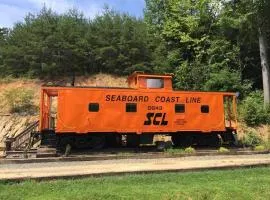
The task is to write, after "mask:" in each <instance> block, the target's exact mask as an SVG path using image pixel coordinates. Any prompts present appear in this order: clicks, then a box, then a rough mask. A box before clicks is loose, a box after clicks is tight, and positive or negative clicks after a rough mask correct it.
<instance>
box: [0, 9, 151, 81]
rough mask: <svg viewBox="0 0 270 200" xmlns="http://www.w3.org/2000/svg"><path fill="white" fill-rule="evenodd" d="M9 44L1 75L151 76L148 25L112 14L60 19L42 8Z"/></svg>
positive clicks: (14, 31) (4, 49)
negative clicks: (144, 71)
mask: <svg viewBox="0 0 270 200" xmlns="http://www.w3.org/2000/svg"><path fill="white" fill-rule="evenodd" d="M1 30H2V29H1ZM1 33H2V31H0V43H3V39H2V38H3V34H1ZM5 40H6V41H5V42H6V44H3V45H1V52H2V53H1V56H2V58H3V61H2V63H0V64H1V69H2V70H1V71H2V72H3V73H2V75H7V74H8V75H13V76H15V77H19V76H30V77H44V76H63V75H72V74H78V75H79V74H91V73H97V72H107V73H114V74H127V73H130V71H131V70H136V69H144V68H146V69H147V70H148V71H151V63H150V60H151V58H150V57H151V56H150V51H149V49H148V46H147V45H148V42H147V40H148V34H147V31H146V26H145V23H144V21H143V20H141V19H136V18H135V17H131V16H129V15H127V14H120V13H117V12H115V11H112V10H109V9H105V10H104V13H103V14H102V15H100V16H97V17H96V18H94V19H93V20H88V19H86V18H85V17H84V15H83V14H81V13H79V12H78V11H77V10H70V11H68V12H67V13H65V14H61V15H59V14H56V13H54V12H53V11H52V10H50V9H47V8H46V7H44V8H43V9H42V10H41V11H40V13H39V14H37V15H33V14H29V15H27V16H26V17H25V20H24V22H21V23H18V24H15V26H14V27H13V29H12V30H11V31H10V33H9V35H8V37H6V38H5Z"/></svg>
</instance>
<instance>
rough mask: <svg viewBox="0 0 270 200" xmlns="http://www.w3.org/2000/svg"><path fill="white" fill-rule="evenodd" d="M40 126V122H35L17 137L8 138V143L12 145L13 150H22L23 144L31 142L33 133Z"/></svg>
mask: <svg viewBox="0 0 270 200" xmlns="http://www.w3.org/2000/svg"><path fill="white" fill-rule="evenodd" d="M38 125H39V121H36V122H33V123H32V124H31V125H29V126H28V127H27V128H26V129H24V130H23V131H22V132H21V133H19V134H18V135H17V136H16V137H14V138H7V141H6V142H9V143H10V144H9V146H10V148H11V149H12V150H16V149H20V147H22V145H23V144H25V143H26V142H27V141H30V138H31V136H32V133H33V132H34V131H35V130H36V129H37V127H38Z"/></svg>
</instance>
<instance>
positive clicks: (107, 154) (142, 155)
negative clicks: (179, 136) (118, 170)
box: [0, 147, 270, 164]
mask: <svg viewBox="0 0 270 200" xmlns="http://www.w3.org/2000/svg"><path fill="white" fill-rule="evenodd" d="M254 154H270V151H268V150H267V151H253V150H252V149H250V148H229V152H218V150H217V149H214V148H198V149H196V151H195V152H194V153H186V152H184V151H179V152H178V151H177V150H176V151H172V152H166V151H165V152H159V151H157V150H156V149H155V148H154V147H143V148H142V147H141V148H114V149H105V150H102V151H101V150H100V151H97V150H95V151H94V150H84V151H76V150H74V151H73V152H72V153H71V154H70V155H69V156H59V155H56V154H55V153H52V154H50V153H47V154H44V155H43V157H37V150H36V149H33V150H30V151H27V152H25V151H14V152H8V154H7V155H8V156H7V157H6V158H4V159H0V164H13V163H42V162H65V161H95V160H117V159H155V158H178V157H188V156H193V157H194V156H219V155H254Z"/></svg>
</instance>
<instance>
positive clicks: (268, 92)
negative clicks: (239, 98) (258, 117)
mask: <svg viewBox="0 0 270 200" xmlns="http://www.w3.org/2000/svg"><path fill="white" fill-rule="evenodd" d="M259 45H260V56H261V65H262V78H263V93H264V107H266V106H267V105H268V104H269V102H270V70H269V63H268V52H267V39H266V35H265V32H264V31H263V29H261V28H259Z"/></svg>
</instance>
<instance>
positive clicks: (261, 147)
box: [254, 145, 266, 151]
mask: <svg viewBox="0 0 270 200" xmlns="http://www.w3.org/2000/svg"><path fill="white" fill-rule="evenodd" d="M254 150H255V151H265V150H266V147H265V146H264V145H258V146H255V148H254Z"/></svg>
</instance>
